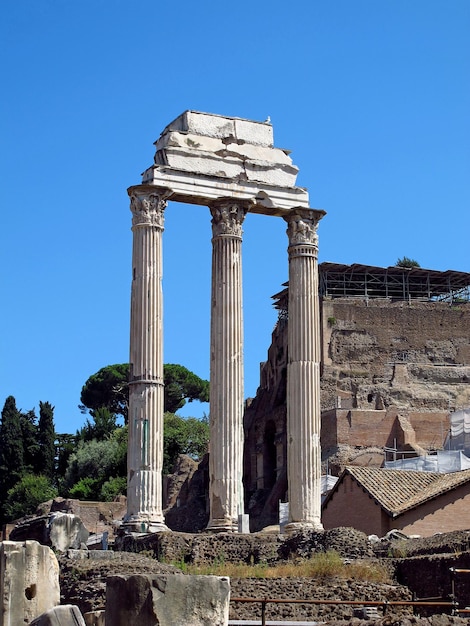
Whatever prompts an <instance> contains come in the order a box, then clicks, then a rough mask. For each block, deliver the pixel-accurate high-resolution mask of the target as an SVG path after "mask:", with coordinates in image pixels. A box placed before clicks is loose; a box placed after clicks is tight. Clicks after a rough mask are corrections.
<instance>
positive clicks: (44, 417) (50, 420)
mask: <svg viewBox="0 0 470 626" xmlns="http://www.w3.org/2000/svg"><path fill="white" fill-rule="evenodd" d="M38 443H39V452H38V458H37V461H36V471H37V473H38V474H43V475H44V476H47V477H48V478H50V479H51V480H52V479H53V478H54V474H55V428H54V407H53V406H52V405H51V404H50V402H39V427H38Z"/></svg>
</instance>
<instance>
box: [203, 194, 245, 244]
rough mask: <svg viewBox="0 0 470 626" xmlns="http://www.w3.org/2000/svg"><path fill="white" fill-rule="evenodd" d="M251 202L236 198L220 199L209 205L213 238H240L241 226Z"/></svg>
mask: <svg viewBox="0 0 470 626" xmlns="http://www.w3.org/2000/svg"><path fill="white" fill-rule="evenodd" d="M252 204H253V202H251V201H247V200H239V199H237V198H220V199H218V200H214V201H213V202H211V203H210V205H209V209H210V212H211V215H212V234H213V236H214V237H219V236H221V235H222V236H223V235H226V236H229V237H239V238H240V239H241V236H242V232H243V231H242V224H243V220H244V219H245V215H246V214H247V213H248V211H249V209H250V207H251V206H252Z"/></svg>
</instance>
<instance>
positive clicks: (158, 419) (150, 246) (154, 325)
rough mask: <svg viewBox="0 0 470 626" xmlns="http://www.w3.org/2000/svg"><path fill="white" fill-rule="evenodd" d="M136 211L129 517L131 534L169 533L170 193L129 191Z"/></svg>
mask: <svg viewBox="0 0 470 626" xmlns="http://www.w3.org/2000/svg"><path fill="white" fill-rule="evenodd" d="M129 194H130V198H131V211H132V232H133V249H132V290H131V333H130V375H129V443H128V455H127V468H128V477H127V516H126V518H125V524H126V525H127V527H128V528H129V529H130V530H134V531H138V532H156V531H159V530H166V526H165V524H164V519H163V512H162V465H163V390H164V386H163V295H162V233H163V222H164V218H163V212H164V209H165V207H166V199H165V192H164V191H162V190H158V189H157V190H155V189H152V188H149V187H146V186H139V187H133V188H131V189H130V190H129Z"/></svg>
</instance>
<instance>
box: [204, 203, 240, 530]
mask: <svg viewBox="0 0 470 626" xmlns="http://www.w3.org/2000/svg"><path fill="white" fill-rule="evenodd" d="M210 210H211V214H212V235H213V236H212V295H211V339H210V341H211V352H210V450H209V452H210V454H209V481H210V486H209V491H210V494H209V498H210V517H209V524H208V526H207V530H210V531H215V532H236V531H237V529H238V515H239V514H242V513H243V512H244V511H243V486H242V472H243V403H244V397H243V310H242V256H241V245H242V224H243V220H244V219H245V215H246V212H247V207H246V206H245V205H244V203H242V202H239V201H237V200H236V199H227V200H218V201H215V202H214V203H211V205H210Z"/></svg>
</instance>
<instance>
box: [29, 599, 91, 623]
mask: <svg viewBox="0 0 470 626" xmlns="http://www.w3.org/2000/svg"><path fill="white" fill-rule="evenodd" d="M29 626H87V625H86V623H85V620H84V619H83V616H82V614H81V613H80V609H79V608H78V606H75V605H73V604H63V605H62V606H56V607H54V608H53V609H50V610H49V611H46V612H45V613H43V614H42V615H40V616H39V617H37V618H36V619H34V620H33V621H32V622H30V624H29Z"/></svg>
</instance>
